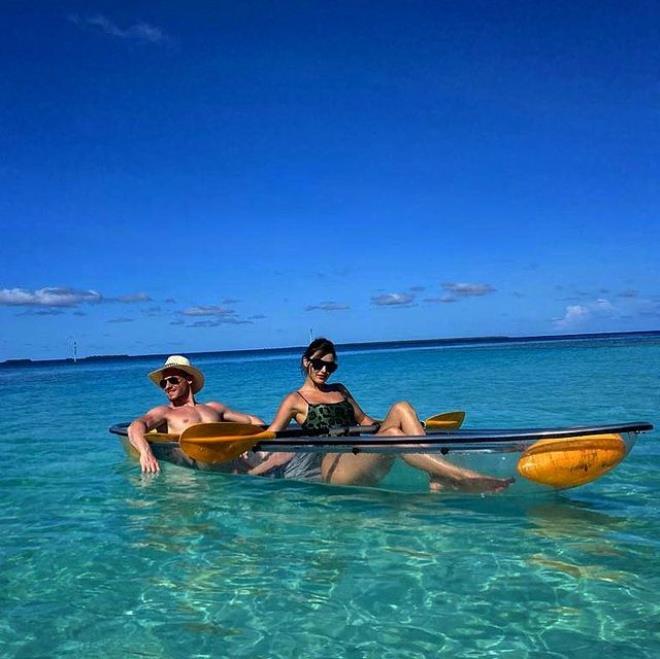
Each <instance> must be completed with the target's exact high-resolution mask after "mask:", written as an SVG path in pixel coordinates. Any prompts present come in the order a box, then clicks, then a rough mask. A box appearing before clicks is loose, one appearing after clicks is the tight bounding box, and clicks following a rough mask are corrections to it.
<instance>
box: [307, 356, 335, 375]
mask: <svg viewBox="0 0 660 659" xmlns="http://www.w3.org/2000/svg"><path fill="white" fill-rule="evenodd" d="M309 363H310V364H311V365H312V368H313V369H314V370H315V371H320V370H321V369H323V368H325V370H326V371H328V373H334V372H335V371H336V370H337V368H339V364H337V363H336V362H324V361H323V360H322V359H310V360H309Z"/></svg>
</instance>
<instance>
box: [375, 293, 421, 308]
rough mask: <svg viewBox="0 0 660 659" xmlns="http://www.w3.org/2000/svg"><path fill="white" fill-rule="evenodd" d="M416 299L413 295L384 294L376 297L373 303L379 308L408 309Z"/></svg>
mask: <svg viewBox="0 0 660 659" xmlns="http://www.w3.org/2000/svg"><path fill="white" fill-rule="evenodd" d="M414 299H415V296H414V295H413V294H412V293H383V294H381V295H374V296H373V297H372V298H371V302H372V303H373V304H375V305H376V306H379V307H407V306H410V305H411V304H412V303H413V301H414Z"/></svg>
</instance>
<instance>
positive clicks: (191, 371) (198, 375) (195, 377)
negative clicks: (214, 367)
mask: <svg viewBox="0 0 660 659" xmlns="http://www.w3.org/2000/svg"><path fill="white" fill-rule="evenodd" d="M170 370H173V371H182V372H183V373H187V374H188V375H190V376H192V385H191V388H192V392H193V393H194V394H196V393H197V392H198V391H201V390H202V388H203V387H204V374H203V373H202V372H201V371H200V370H199V369H197V368H195V367H194V366H185V365H183V364H181V365H180V364H169V365H168V364H166V365H165V366H163V367H162V368H159V369H157V370H156V371H152V372H151V373H149V375H148V376H147V377H148V378H149V379H150V380H151V381H152V382H153V383H154V384H155V385H156V386H157V387H160V381H161V380H162V379H163V373H164V372H165V371H170Z"/></svg>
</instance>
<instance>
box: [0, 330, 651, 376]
mask: <svg viewBox="0 0 660 659" xmlns="http://www.w3.org/2000/svg"><path fill="white" fill-rule="evenodd" d="M649 335H651V336H652V335H660V330H634V331H627V332H587V333H582V334H545V335H544V334H541V335H532V336H499V335H496V336H475V337H453V338H444V339H441V338H435V339H403V340H389V341H353V342H347V343H336V344H335V345H336V347H337V348H339V349H349V350H352V349H360V348H363V349H364V348H366V349H367V350H387V349H396V348H408V347H440V346H443V345H451V346H460V345H475V344H482V345H483V344H489V343H515V342H518V341H522V342H526V343H528V342H533V341H570V340H575V339H606V338H623V337H626V336H649ZM304 348H305V346H302V345H294V346H282V347H264V348H237V349H232V350H201V351H199V350H198V351H193V352H186V355H189V356H198V357H199V356H211V355H235V354H246V353H263V352H270V353H273V354H278V353H279V354H281V353H286V352H291V351H294V350H296V351H297V350H301V349H303V350H304ZM167 356H168V353H165V352H157V353H146V354H140V355H130V354H108V355H88V356H86V357H78V358H76V359H74V358H73V357H61V358H52V359H31V358H14V359H5V360H4V361H2V362H0V368H6V367H12V366H30V365H34V366H47V365H55V364H75V363H78V362H101V361H112V360H119V359H135V360H142V359H152V358H156V357H158V358H162V357H167Z"/></svg>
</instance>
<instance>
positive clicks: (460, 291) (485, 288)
mask: <svg viewBox="0 0 660 659" xmlns="http://www.w3.org/2000/svg"><path fill="white" fill-rule="evenodd" d="M442 288H444V289H445V290H446V291H449V292H450V293H451V294H452V295H457V296H458V297H480V296H482V295H488V294H489V293H495V290H496V289H495V288H493V287H492V286H491V285H490V284H468V283H464V282H454V283H446V284H443V285H442Z"/></svg>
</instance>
